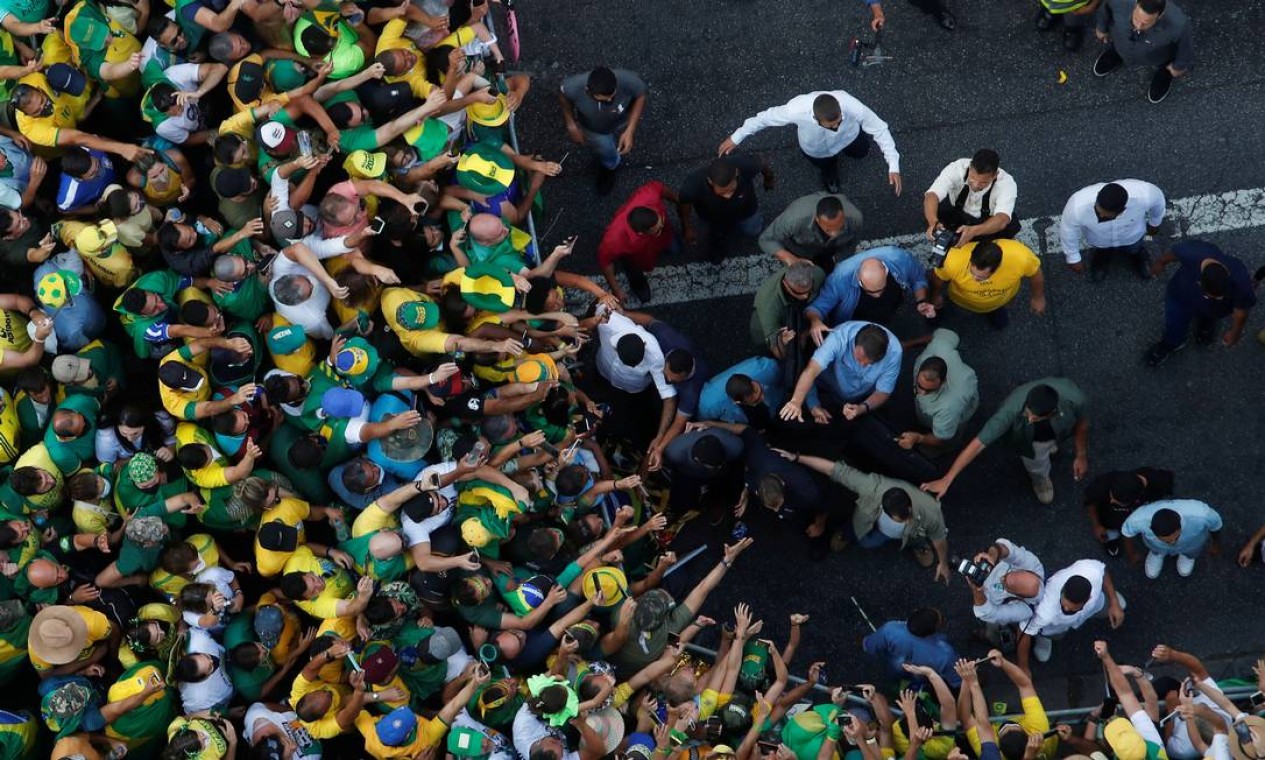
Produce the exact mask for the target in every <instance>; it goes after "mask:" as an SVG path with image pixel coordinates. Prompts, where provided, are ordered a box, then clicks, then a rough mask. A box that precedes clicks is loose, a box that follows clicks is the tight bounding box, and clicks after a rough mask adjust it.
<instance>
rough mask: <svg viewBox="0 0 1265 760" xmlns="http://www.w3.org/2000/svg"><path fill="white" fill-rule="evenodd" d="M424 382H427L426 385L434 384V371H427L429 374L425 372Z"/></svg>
mask: <svg viewBox="0 0 1265 760" xmlns="http://www.w3.org/2000/svg"><path fill="white" fill-rule="evenodd" d="M426 384H427V385H434V384H435V373H434V372H431V373H429V374H427V375H426Z"/></svg>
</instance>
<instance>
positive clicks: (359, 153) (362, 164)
mask: <svg viewBox="0 0 1265 760" xmlns="http://www.w3.org/2000/svg"><path fill="white" fill-rule="evenodd" d="M343 168H344V169H346V170H347V173H348V174H350V175H351V176H352V177H353V178H355V179H378V178H379V177H381V176H382V175H383V174H386V171H387V154H385V153H370V152H369V151H367V150H353V151H352V152H351V153H350V154H348V156H347V159H346V160H345V161H343Z"/></svg>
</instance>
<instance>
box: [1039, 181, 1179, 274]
mask: <svg viewBox="0 0 1265 760" xmlns="http://www.w3.org/2000/svg"><path fill="white" fill-rule="evenodd" d="M1106 184H1107V183H1106V182H1099V183H1098V184H1096V185H1090V186H1089V187H1084V188H1081V189H1080V190H1077V191H1076V192H1075V193H1073V194H1072V197H1071V198H1068V199H1067V205H1066V206H1064V207H1063V220H1062V221H1061V222H1060V223H1059V238H1060V240H1062V242H1063V256H1064V257H1065V258H1066V259H1067V263H1069V264H1075V263H1077V262H1079V261H1080V260H1081V238H1084V240H1085V245H1086V246H1087V247H1089V248H1118V247H1121V246H1128V245H1133V244H1134V243H1136V242H1138V241H1139V240H1141V239H1142V236H1143V235H1145V234H1146V228H1147V226H1148V225H1149V226H1151V227H1158V226H1159V225H1160V223H1161V222H1163V221H1164V191H1163V190H1160V189H1159V188H1158V187H1156V186H1155V185H1152V184H1151V183H1150V182H1143V181H1142V180H1140V179H1118V180H1116V181H1115V184H1117V185H1120V186H1121V187H1123V188H1124V189H1125V192H1127V193H1128V194H1129V200H1128V202H1127V203H1125V206H1124V211H1121V212H1120V216H1118V217H1116V218H1115V219H1110V220H1108V221H1105V222H1100V221H1098V215H1097V214H1096V213H1094V203H1095V202H1096V201H1097V200H1098V191H1099V190H1101V189H1102V188H1103V186H1104V185H1106Z"/></svg>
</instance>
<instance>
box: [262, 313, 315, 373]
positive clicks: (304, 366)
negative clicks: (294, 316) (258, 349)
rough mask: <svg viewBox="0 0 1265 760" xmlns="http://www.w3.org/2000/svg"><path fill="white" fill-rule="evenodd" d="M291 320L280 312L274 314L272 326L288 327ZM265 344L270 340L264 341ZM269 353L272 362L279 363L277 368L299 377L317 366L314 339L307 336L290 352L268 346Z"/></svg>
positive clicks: (274, 327)
mask: <svg viewBox="0 0 1265 760" xmlns="http://www.w3.org/2000/svg"><path fill="white" fill-rule="evenodd" d="M289 324H290V322H289V321H288V320H287V319H286V318H285V317H283V316H281V315H280V314H273V315H272V327H273V329H274V330H275V329H276V328H278V327H286V326H288V325H289ZM264 343H265V344H267V343H268V341H264ZM268 355H269V356H271V357H272V363H273V364H275V365H277V369H279V370H282V371H284V372H289V373H290V374H292V375H298V376H299V377H307V373H309V372H311V371H312V368H313V367H315V366H316V346H314V345H313V344H312V339H311V338H307V339H305V340H304V341H303V345H302V346H300V347H299V348H297V349H295V350H294V351H292V352H290V353H288V354H279V353H277V352H275V351H273V350H272V347H271V346H269V347H268Z"/></svg>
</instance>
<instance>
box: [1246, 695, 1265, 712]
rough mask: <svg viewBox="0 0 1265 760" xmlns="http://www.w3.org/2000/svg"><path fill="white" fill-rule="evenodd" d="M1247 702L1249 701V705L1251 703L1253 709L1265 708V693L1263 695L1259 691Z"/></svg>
mask: <svg viewBox="0 0 1265 760" xmlns="http://www.w3.org/2000/svg"><path fill="white" fill-rule="evenodd" d="M1247 701H1248V703H1249V704H1250V705H1252V707H1254V708H1259V707H1261V706H1265V694H1263V693H1261V692H1259V691H1258V692H1256V693H1254V694H1252V695H1251V696H1249V697H1248V698H1247Z"/></svg>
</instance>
